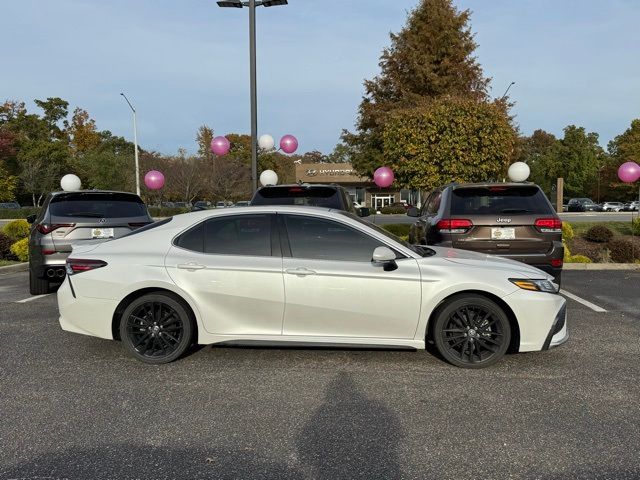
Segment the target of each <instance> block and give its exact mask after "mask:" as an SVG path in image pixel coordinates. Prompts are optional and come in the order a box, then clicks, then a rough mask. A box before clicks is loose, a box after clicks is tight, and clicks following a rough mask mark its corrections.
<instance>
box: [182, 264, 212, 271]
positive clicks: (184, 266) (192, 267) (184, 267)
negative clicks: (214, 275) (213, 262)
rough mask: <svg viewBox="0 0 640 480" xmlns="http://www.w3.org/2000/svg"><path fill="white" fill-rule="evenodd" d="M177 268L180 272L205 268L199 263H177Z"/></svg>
mask: <svg viewBox="0 0 640 480" xmlns="http://www.w3.org/2000/svg"><path fill="white" fill-rule="evenodd" d="M178 268H179V269H181V270H189V271H194V270H202V269H203V268H207V267H205V266H204V265H200V264H199V263H195V262H189V263H179V264H178Z"/></svg>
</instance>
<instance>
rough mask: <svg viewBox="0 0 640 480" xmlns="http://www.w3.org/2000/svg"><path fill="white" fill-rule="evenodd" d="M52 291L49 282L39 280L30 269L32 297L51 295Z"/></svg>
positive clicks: (30, 291)
mask: <svg viewBox="0 0 640 480" xmlns="http://www.w3.org/2000/svg"><path fill="white" fill-rule="evenodd" d="M50 290H51V287H50V285H49V281H48V280H45V279H42V278H38V276H37V275H36V274H35V273H33V270H31V269H29V293H31V295H45V294H47V293H49V292H50Z"/></svg>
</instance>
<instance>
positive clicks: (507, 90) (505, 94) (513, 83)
mask: <svg viewBox="0 0 640 480" xmlns="http://www.w3.org/2000/svg"><path fill="white" fill-rule="evenodd" d="M515 84H516V82H511V83H510V84H509V86H508V87H507V89H506V90H505V91H504V93H503V94H502V96H501V97H500V100H502V99H503V98H504V97H506V96H507V93H509V89H510V88H511V86H512V85H515Z"/></svg>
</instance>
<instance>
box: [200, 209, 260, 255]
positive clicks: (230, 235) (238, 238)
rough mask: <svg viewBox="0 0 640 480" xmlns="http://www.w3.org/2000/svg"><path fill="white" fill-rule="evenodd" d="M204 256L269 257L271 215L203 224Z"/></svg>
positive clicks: (220, 220) (236, 217) (230, 218)
mask: <svg viewBox="0 0 640 480" xmlns="http://www.w3.org/2000/svg"><path fill="white" fill-rule="evenodd" d="M204 237H205V242H204V251H205V253H213V254H223V255H257V256H263V257H266V256H270V255H271V215H268V214H267V215H237V216H233V217H222V218H212V219H210V220H207V222H206V223H205V234H204Z"/></svg>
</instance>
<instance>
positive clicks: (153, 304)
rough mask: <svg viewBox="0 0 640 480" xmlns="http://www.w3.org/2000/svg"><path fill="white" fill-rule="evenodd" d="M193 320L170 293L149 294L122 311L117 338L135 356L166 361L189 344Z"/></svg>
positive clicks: (177, 356)
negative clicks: (118, 337) (118, 336)
mask: <svg viewBox="0 0 640 480" xmlns="http://www.w3.org/2000/svg"><path fill="white" fill-rule="evenodd" d="M193 332H194V323H193V321H192V318H191V315H190V314H189V312H188V311H187V309H186V308H185V306H184V305H183V304H182V302H180V301H179V300H178V299H176V298H175V297H174V296H173V295H170V294H165V293H151V294H148V295H144V296H142V297H140V298H137V299H135V300H134V301H133V302H131V303H130V304H129V306H128V307H127V308H126V309H125V310H124V312H123V314H122V318H121V321H120V338H121V339H122V342H123V343H124V346H125V347H126V349H127V350H128V351H129V353H131V354H132V355H133V356H134V357H135V358H137V359H138V360H141V361H143V362H146V363H152V364H161V363H169V362H172V361H174V360H176V359H177V358H179V357H180V356H181V355H182V354H184V352H185V351H186V350H187V349H188V348H189V347H190V346H191V342H192V337H193Z"/></svg>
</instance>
